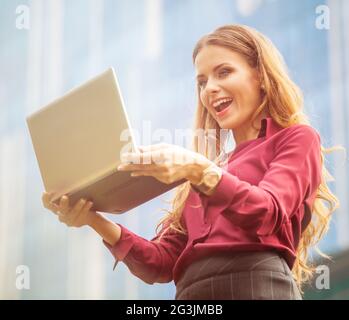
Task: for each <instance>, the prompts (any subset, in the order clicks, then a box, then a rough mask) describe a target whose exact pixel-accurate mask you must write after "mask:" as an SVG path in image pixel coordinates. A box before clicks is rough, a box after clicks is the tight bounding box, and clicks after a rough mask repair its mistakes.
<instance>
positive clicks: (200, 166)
mask: <svg viewBox="0 0 349 320" xmlns="http://www.w3.org/2000/svg"><path fill="white" fill-rule="evenodd" d="M212 164H213V162H211V161H209V160H208V159H204V160H201V161H198V162H196V163H193V164H191V165H190V166H189V167H188V176H187V177H188V180H189V181H190V183H192V184H194V185H196V184H198V183H200V181H201V180H202V176H203V172H204V170H205V169H207V168H208V167H209V166H210V165H212Z"/></svg>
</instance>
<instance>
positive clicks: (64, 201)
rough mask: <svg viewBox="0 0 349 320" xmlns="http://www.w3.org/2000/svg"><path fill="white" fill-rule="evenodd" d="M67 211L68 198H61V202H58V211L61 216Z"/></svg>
mask: <svg viewBox="0 0 349 320" xmlns="http://www.w3.org/2000/svg"><path fill="white" fill-rule="evenodd" d="M68 210H69V198H68V196H65V195H64V196H63V197H61V200H60V202H59V211H60V212H61V213H63V214H66V213H67V211H68Z"/></svg>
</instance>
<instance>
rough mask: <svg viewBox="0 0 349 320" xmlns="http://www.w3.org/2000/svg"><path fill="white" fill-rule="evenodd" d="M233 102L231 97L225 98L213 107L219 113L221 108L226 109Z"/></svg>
mask: <svg viewBox="0 0 349 320" xmlns="http://www.w3.org/2000/svg"><path fill="white" fill-rule="evenodd" d="M232 102H233V99H229V100H228V99H225V100H224V101H223V102H222V103H220V104H219V105H218V106H216V107H215V110H216V112H217V113H221V112H222V111H223V110H225V109H227V108H228V107H229V106H230V105H231V103H232Z"/></svg>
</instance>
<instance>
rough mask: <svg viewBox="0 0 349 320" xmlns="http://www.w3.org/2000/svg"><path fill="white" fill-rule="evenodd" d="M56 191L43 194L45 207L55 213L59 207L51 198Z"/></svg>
mask: <svg viewBox="0 0 349 320" xmlns="http://www.w3.org/2000/svg"><path fill="white" fill-rule="evenodd" d="M53 195H54V193H53V192H51V193H48V192H44V193H43V195H42V202H43V204H44V207H45V208H46V209H48V210H50V211H52V212H53V213H55V214H57V212H58V210H59V207H58V206H57V204H55V203H53V202H51V199H52V198H53Z"/></svg>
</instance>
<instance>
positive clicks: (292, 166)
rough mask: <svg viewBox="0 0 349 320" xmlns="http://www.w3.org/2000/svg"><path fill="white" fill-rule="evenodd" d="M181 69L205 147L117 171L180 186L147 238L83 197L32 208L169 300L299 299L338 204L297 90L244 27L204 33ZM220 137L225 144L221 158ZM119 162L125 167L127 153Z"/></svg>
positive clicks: (163, 153)
mask: <svg viewBox="0 0 349 320" xmlns="http://www.w3.org/2000/svg"><path fill="white" fill-rule="evenodd" d="M193 62H194V65H195V69H196V73H197V90H198V107H197V111H196V121H195V129H204V131H205V133H207V137H208V132H209V130H210V132H212V129H215V130H216V131H215V132H216V136H215V139H214V141H215V144H214V146H212V145H209V143H208V139H207V140H206V145H205V146H206V148H204V150H201V149H202V148H201V149H200V148H199V143H198V140H197V138H194V150H193V151H190V150H187V149H184V148H181V147H177V146H172V145H167V144H159V145H152V146H147V147H141V151H142V156H143V157H144V159H145V158H147V159H149V157H151V159H152V162H151V163H149V164H142V163H139V164H136V163H124V164H123V165H121V166H120V167H119V170H128V171H132V175H133V176H137V175H138V176H139V175H150V176H153V177H155V178H157V179H158V180H160V181H162V182H165V183H172V182H174V181H177V180H180V179H183V178H184V179H187V182H186V183H184V184H182V185H181V186H180V187H178V188H177V192H176V195H175V198H174V200H173V209H172V211H171V212H169V213H168V214H167V215H166V216H165V217H164V218H163V219H162V221H160V223H159V225H158V227H161V229H160V231H159V232H158V233H157V235H156V237H155V238H153V239H152V240H151V241H148V240H146V239H143V238H142V237H139V236H137V235H136V234H134V233H133V232H131V231H130V230H128V229H127V228H125V227H124V226H122V225H120V224H115V223H113V222H111V221H110V220H108V219H107V218H106V217H104V216H103V215H102V214H101V213H98V212H95V211H93V210H91V208H92V205H93V204H92V203H91V202H87V201H86V200H83V199H82V200H81V201H80V202H78V203H77V204H75V205H74V206H70V205H69V199H68V197H66V196H64V197H62V198H61V201H60V204H59V205H55V204H53V203H51V202H50V199H51V196H52V195H50V194H47V193H44V195H43V203H44V206H45V207H46V208H48V209H50V210H52V211H53V212H55V213H57V214H58V215H59V220H60V221H61V222H63V223H65V224H67V225H68V226H73V227H81V226H83V225H89V226H91V227H92V228H93V229H94V230H95V231H97V232H98V233H99V234H100V235H101V236H102V237H103V240H104V243H105V245H106V246H107V247H108V248H109V249H110V251H111V252H112V254H113V255H114V257H115V258H116V262H118V261H123V262H124V263H125V264H126V265H127V266H128V268H129V269H130V271H131V272H132V273H133V274H134V275H136V276H137V277H139V278H140V279H142V280H143V281H145V282H147V283H150V284H152V283H154V282H170V281H172V280H174V282H175V284H176V289H177V292H176V299H302V296H301V293H302V287H301V286H302V284H303V283H304V281H306V280H307V279H310V276H311V275H312V273H313V272H314V268H313V267H312V266H310V265H308V263H307V253H308V249H309V247H310V246H311V245H313V244H316V243H317V242H318V241H319V240H320V239H321V237H322V236H323V234H324V232H325V231H326V230H327V227H328V224H329V220H330V215H331V213H332V212H333V211H334V210H335V209H336V208H337V207H338V200H337V198H336V197H335V196H334V195H333V194H332V193H331V191H330V190H329V188H328V187H327V184H326V178H327V177H328V173H327V171H326V168H325V167H324V161H323V159H324V155H323V153H324V152H326V151H327V150H326V149H324V148H323V147H322V146H321V142H320V136H319V134H318V132H317V131H316V130H315V129H313V128H312V127H311V126H310V125H309V121H308V120H307V118H306V115H305V114H304V113H303V112H302V96H301V92H300V90H299V89H298V87H297V86H296V85H295V84H294V83H293V82H292V81H291V79H290V78H289V76H288V74H287V71H286V67H285V65H284V63H283V59H282V57H281V55H280V54H279V52H278V51H277V49H276V48H275V47H274V46H273V44H272V43H271V42H270V41H269V40H268V39H267V38H266V37H265V36H263V35H262V34H260V33H259V32H257V31H256V30H254V29H252V28H250V27H247V26H241V25H227V26H223V27H221V28H218V29H217V30H215V31H214V32H213V33H211V34H208V35H206V36H204V37H203V38H202V39H200V41H199V42H198V43H197V45H196V47H195V49H194V53H193ZM224 129H225V130H230V131H231V132H232V134H233V136H234V140H235V143H236V147H235V149H234V151H233V152H232V153H231V154H229V155H228V158H226V159H225V160H226V161H224V160H223V157H222V155H224V153H223V150H221V149H222V148H221V146H222V145H223V144H224V141H222V140H223V139H227V137H226V136H225V137H223V136H222V135H221V134H220V130H224ZM212 147H214V148H213V150H214V152H213V153H212ZM199 149H200V150H199ZM212 155H213V156H212ZM128 156H129V160H130V159H131V162H132V161H133V162H136V161H135V159H136V156H138V155H137V154H129V155H128ZM174 158H176V159H179V158H182V159H183V158H185V161H169V160H171V159H172V160H173V159H174ZM155 160H156V161H155ZM323 201H327V202H328V203H329V207H326V206H325V205H324V203H323Z"/></svg>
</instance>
